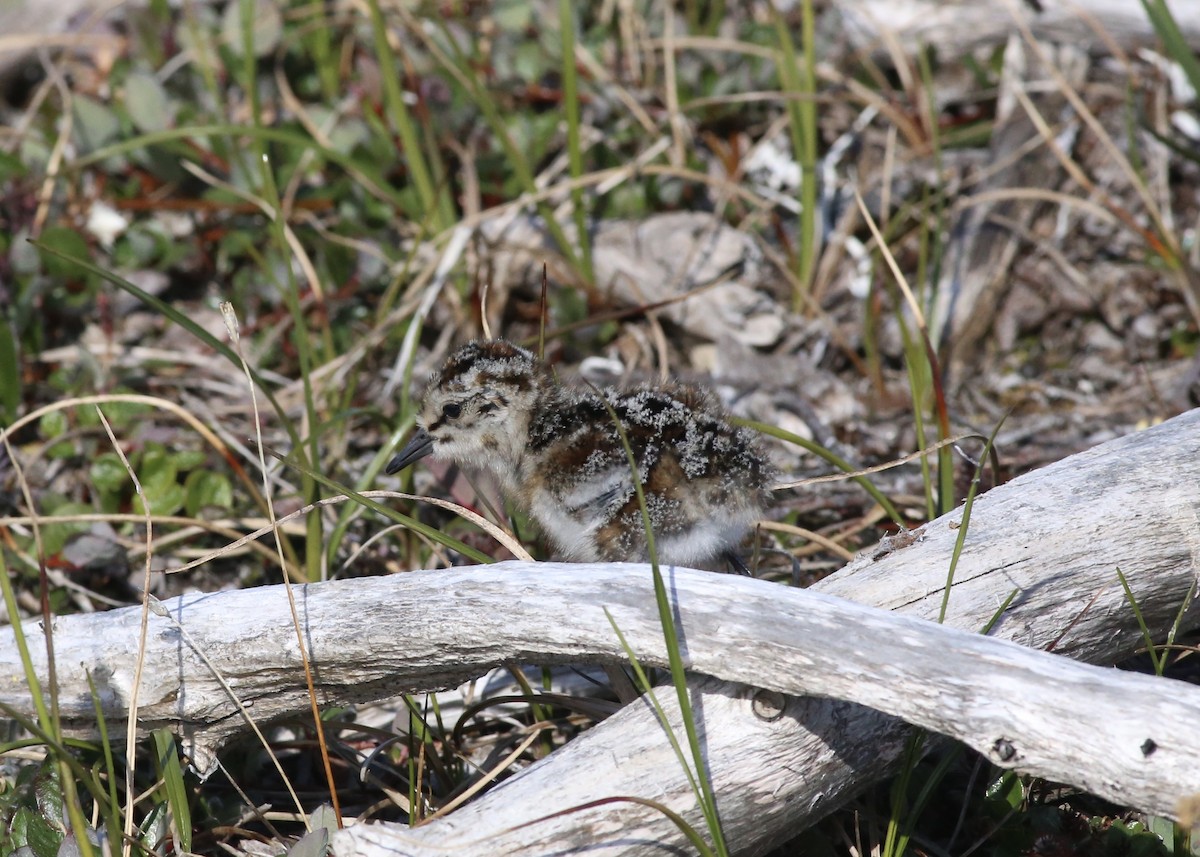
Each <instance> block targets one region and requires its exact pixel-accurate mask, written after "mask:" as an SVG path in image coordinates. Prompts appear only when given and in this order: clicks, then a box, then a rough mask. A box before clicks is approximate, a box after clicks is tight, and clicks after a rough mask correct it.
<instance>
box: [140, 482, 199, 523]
mask: <svg viewBox="0 0 1200 857" xmlns="http://www.w3.org/2000/svg"><path fill="white" fill-rule="evenodd" d="M185 499H186V495H185V493H184V490H183V486H182V485H180V484H179V483H178V482H172V483H171V484H170V485H165V486H161V487H158V488H156V489H155V490H153V491H150V490H147V489H146V488H145V487H144V486H143V488H142V494H135V495H133V510H134V511H135V512H137V513H138V514H139V515H141V514H145V512H146V504H147V503H149V504H150V513H151V514H153V515H174V514H175V513H176V512H178V511H179V510H180V509H182V508H183V502H184V500H185Z"/></svg>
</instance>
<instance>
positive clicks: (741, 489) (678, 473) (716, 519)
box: [387, 340, 774, 566]
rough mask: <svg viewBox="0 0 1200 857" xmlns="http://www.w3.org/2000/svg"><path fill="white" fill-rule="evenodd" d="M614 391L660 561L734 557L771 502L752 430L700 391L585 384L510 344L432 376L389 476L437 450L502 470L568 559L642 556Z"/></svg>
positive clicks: (474, 349)
mask: <svg viewBox="0 0 1200 857" xmlns="http://www.w3.org/2000/svg"><path fill="white" fill-rule="evenodd" d="M605 401H607V402H608V404H609V405H610V406H611V407H612V409H613V410H614V411H615V412H616V414H617V417H618V418H619V419H620V421H621V425H622V426H623V428H624V430H625V433H626V436H627V437H628V439H629V446H630V448H631V449H632V451H633V456H634V460H635V461H636V462H637V472H638V475H639V477H640V478H641V481H642V491H643V493H644V495H645V498H646V508H647V510H648V511H649V515H650V524H651V526H652V528H653V531H654V541H655V547H656V549H657V553H658V559H659V561H660V562H662V563H664V564H670V565H685V566H687V565H693V566H694V565H703V564H705V563H708V562H710V561H712V560H714V559H716V558H718V557H722V556H724V557H725V558H727V559H730V560H731V561H732V562H733V563H734V564H735V566H737V565H738V564H739V563H738V561H737V557H736V554H734V553H733V550H734V549H735V548H736V547H737V545H738V544H739V543H740V542H741V540H742V538H743V537H744V536H745V535H746V532H747V530H748V529H749V528H750V526H751V525H752V524H753V523H754V521H756V520H757V519H759V518H760V517H762V514H763V510H764V509H765V507H766V506H767V505H768V503H769V502H770V483H771V478H772V476H773V475H774V472H773V469H772V468H771V466H770V464H769V462H768V460H767V456H766V455H765V454H764V453H763V451H762V450H761V449H760V448H759V446H758V444H757V442H756V439H755V437H754V435H753V434H751V433H750V432H749V431H747V430H746V429H741V428H735V427H733V426H731V425H730V424H729V422H728V421H727V419H726V417H725V416H724V415H723V413H722V412H721V410H720V409H719V408H718V407H717V406H716V405H715V404H714V403H713V400H712V398H711V397H710V396H709V395H708V394H707V393H705V392H704V391H702V390H699V389H697V388H695V387H689V386H683V385H670V386H642V387H636V388H633V389H630V390H624V391H622V390H615V389H606V390H603V391H601V392H599V393H597V392H595V391H593V390H588V389H576V388H573V387H569V386H565V385H563V384H561V383H559V381H558V379H557V378H556V377H555V376H554V373H553V372H551V370H550V368H549V367H548V366H547V365H546V364H545V363H543V362H542V361H541V360H538V359H537V358H536V357H534V355H533V354H531V353H530V352H528V351H526V350H525V349H523V348H519V347H517V346H516V345H513V344H512V343H510V342H505V341H504V340H491V341H484V340H479V341H475V342H471V343H468V344H467V345H464V346H463V347H462V348H460V349H459V350H458V351H456V352H455V353H454V354H452V355H451V356H450V358H449V359H448V360H447V361H446V364H445V365H444V366H443V367H442V368H441V370H440V371H439V372H437V373H435V374H434V376H433V377H432V378H431V379H430V382H429V387H428V389H427V390H426V391H425V396H424V399H423V401H422V403H421V413H420V416H419V418H418V423H417V424H418V429H417V432H416V434H414V435H413V437H412V439H411V440H409V442H408V443H407V444H406V445H405V446H404V448H403V449H401V450H400V452H399V453H398V454H397V455H396V457H395V458H393V459H392V461H391V463H389V464H388V466H387V472H388V473H389V474H391V473H396V472H398V471H400V470H402V469H403V468H405V467H407V466H408V465H410V464H412V463H413V462H415V461H417V460H419V459H421V458H423V457H424V456H426V455H429V454H432V455H434V456H435V457H437V458H441V459H445V460H448V461H451V462H453V463H455V464H457V465H460V466H462V467H464V468H467V469H469V470H476V471H484V472H487V473H491V474H492V475H493V476H494V477H495V478H496V479H497V480H498V481H499V483H500V487H501V489H502V490H503V491H504V493H505V495H506V496H507V497H508V498H509V500H510V501H511V502H514V503H515V504H517V505H519V506H520V507H521V508H523V509H524V510H525V511H526V512H527V513H528V514H529V516H530V517H531V518H532V519H533V520H534V521H535V522H536V523H537V524H538V526H539V527H540V528H541V530H542V532H543V533H544V534H545V535H546V536H547V537H548V538H549V539H550V541H551V542H553V544H554V546H555V547H556V548H557V549H558V551H559V553H560V554H561V555H562V556H563V557H564V558H566V559H569V560H573V561H577V562H588V561H597V560H600V561H613V562H619V561H626V562H635V561H645V560H647V559H648V550H647V547H646V535H645V529H644V527H643V522H642V515H641V511H640V508H639V506H638V500H637V495H636V493H635V491H634V487H633V476H632V473H631V471H630V468H629V461H628V458H627V456H626V453H625V448H624V446H622V444H621V438H620V435H619V434H618V433H617V429H616V426H615V425H614V423H613V420H612V417H611V416H610V415H609V412H608V410H607V409H606V408H605V406H604V402H605Z"/></svg>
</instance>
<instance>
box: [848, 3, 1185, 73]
mask: <svg viewBox="0 0 1200 857" xmlns="http://www.w3.org/2000/svg"><path fill="white" fill-rule="evenodd" d="M1169 5H1170V8H1171V14H1172V15H1173V16H1174V18H1175V21H1176V23H1177V24H1178V25H1179V29H1180V31H1181V32H1182V33H1183V37H1184V38H1185V39H1186V40H1187V41H1188V42H1189V43H1190V44H1191V45H1192V46H1193V47H1195V46H1196V45H1200V0H1174V2H1172V3H1170V4H1169ZM832 17H833V19H834V21H835V23H836V26H837V29H838V31H839V32H844V33H845V34H846V36H847V37H848V38H849V39H850V42H851V43H852V44H853V46H854V47H855V48H857V49H858V50H865V51H869V52H873V53H875V54H877V55H879V56H884V55H887V54H888V53H889V52H890V51H891V50H892V46H895V47H897V48H899V50H900V51H901V52H902V53H905V54H908V55H910V56H911V55H912V54H914V53H915V52H916V51H918V50H920V49H921V48H923V47H926V46H929V45H934V46H936V47H937V51H938V56H939V57H940V58H941V59H942V60H950V59H952V58H955V57H959V56H962V55H963V54H966V53H970V52H971V51H973V50H975V49H976V48H979V47H982V46H985V45H996V44H1002V43H1003V42H1004V41H1005V40H1006V39H1007V38H1008V36H1009V34H1010V33H1013V32H1015V31H1016V30H1017V27H1018V22H1019V24H1020V26H1022V27H1025V28H1027V29H1029V31H1030V32H1031V33H1032V34H1033V36H1034V37H1035V38H1037V39H1042V40H1045V41H1048V42H1060V43H1063V44H1070V45H1075V46H1077V47H1080V48H1083V49H1085V50H1088V51H1091V52H1095V53H1103V54H1108V53H1109V52H1110V50H1111V48H1112V46H1113V45H1116V46H1119V47H1120V48H1122V49H1124V50H1131V49H1133V48H1135V47H1138V46H1141V45H1152V44H1156V43H1157V42H1158V36H1157V35H1156V33H1155V32H1154V27H1153V26H1152V25H1151V23H1150V19H1149V18H1148V17H1147V15H1146V10H1145V7H1144V6H1143V5H1142V4H1141V3H1130V2H1127V0H1039V2H1037V3H1028V2H1025V0H1001V2H996V0H900V2H897V0H837V2H836V3H834V4H833V7H832Z"/></svg>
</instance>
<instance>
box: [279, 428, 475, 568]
mask: <svg viewBox="0 0 1200 857" xmlns="http://www.w3.org/2000/svg"><path fill="white" fill-rule="evenodd" d="M266 451H267V452H268V453H270V454H271V455H273V456H274V457H275V458H278V459H279V460H280V461H282V462H283V463H284V464H286V465H287V466H288V467H294V468H295V469H296V470H299V471H300V472H301V473H303V474H304V475H305V476H308V477H310V478H312V479H314V480H316V481H317V482H319V483H321V485H324V486H325V487H326V488H330V489H332V490H334V491H336V492H338V493H340V494H345V495H346V496H347V497H352V498H354V500H355V502H357V503H361V504H362V505H364V506H366V507H367V508H368V509H370V510H372V511H373V512H378V513H379V514H380V515H383V516H384V517H385V518H387V519H389V520H391V521H394V522H396V523H397V524H401V525H402V526H405V527H407V528H408V529H410V530H412V531H413V532H414V533H420V534H421V535H423V536H425V537H426V538H428V539H432V540H433V541H435V542H437V543H438V544H440V545H442V546H444V547H448V548H450V549H451V550H455V551H458V552H459V553H461V554H462V555H463V556H468V557H470V558H471V559H473V560H475V561H476V562H482V563H491V562H494V560H493V559H492V558H491V557H489V556H488V555H487V554H485V553H483V552H481V551H478V550H476V549H475V548H473V547H470V546H469V545H465V544H463V543H462V542H460V541H459V540H458V539H455V538H453V537H451V536H448V535H446V534H445V533H443V532H442V531H441V530H436V529H434V528H433V527H430V526H427V525H425V524H422V523H421V522H420V521H418V520H416V519H415V518H410V517H408V516H407V515H405V514H402V513H400V512H397V511H396V510H395V509H391V508H388V507H387V506H384V505H383V504H381V503H376V502H375V501H374V500H372V499H371V498H370V497H364V496H363V495H362V494H360V493H358V492H357V491H355V490H354V489H352V488H347V487H346V486H345V485H343V484H342V483H340V482H338V481H337V480H336V479H330V478H329V477H328V476H325V475H323V474H321V473H318V472H317V471H315V470H313V469H312V468H311V467H309V466H308V464H307V463H305V462H302V461H297V460H296V459H294V458H291V457H290V456H286V455H283V454H282V453H279V452H276V451H275V450H273V449H271V448H270V447H267V449H266Z"/></svg>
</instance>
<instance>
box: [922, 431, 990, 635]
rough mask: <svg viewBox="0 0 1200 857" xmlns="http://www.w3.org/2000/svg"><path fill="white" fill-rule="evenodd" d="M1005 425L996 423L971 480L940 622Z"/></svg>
mask: <svg viewBox="0 0 1200 857" xmlns="http://www.w3.org/2000/svg"><path fill="white" fill-rule="evenodd" d="M1002 425H1004V420H1003V419H1001V420H1000V422H998V423H996V427H995V428H994V429H992V433H991V434H990V435H989V436H988V439H987V443H985V444H984V447H983V453H982V454H981V455H980V456H979V464H978V465H977V466H976V468H975V476H974V477H973V478H972V479H971V487H970V489H969V490H968V491H967V499H966V500H965V501H964V502H963V511H962V520H960V521H959V524H958V533H957V535H956V537H955V539H954V552H953V553H952V554H951V556H950V567H949V568H948V569H947V570H946V588H945V589H944V590H943V591H942V603H941V606H940V607H939V608H938V618H937V620H938V622H939V623H941V622H944V621H945V620H946V609H947V608H948V607H949V606H950V587H951V586H953V585H954V572H955V570H956V569H957V568H958V560H959V558H960V557H961V556H962V551H963V546H964V545H965V544H966V542H967V530H968V529H970V526H971V509H972V508H974V506H975V494H976V493H977V492H978V491H979V480H980V478H981V476H982V475H983V468H984V465H986V464H987V461H988V458H989V457H990V456H991V452H992V448H993V447H994V446H995V442H996V435H997V434H999V433H1000V427H1001V426H1002Z"/></svg>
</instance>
